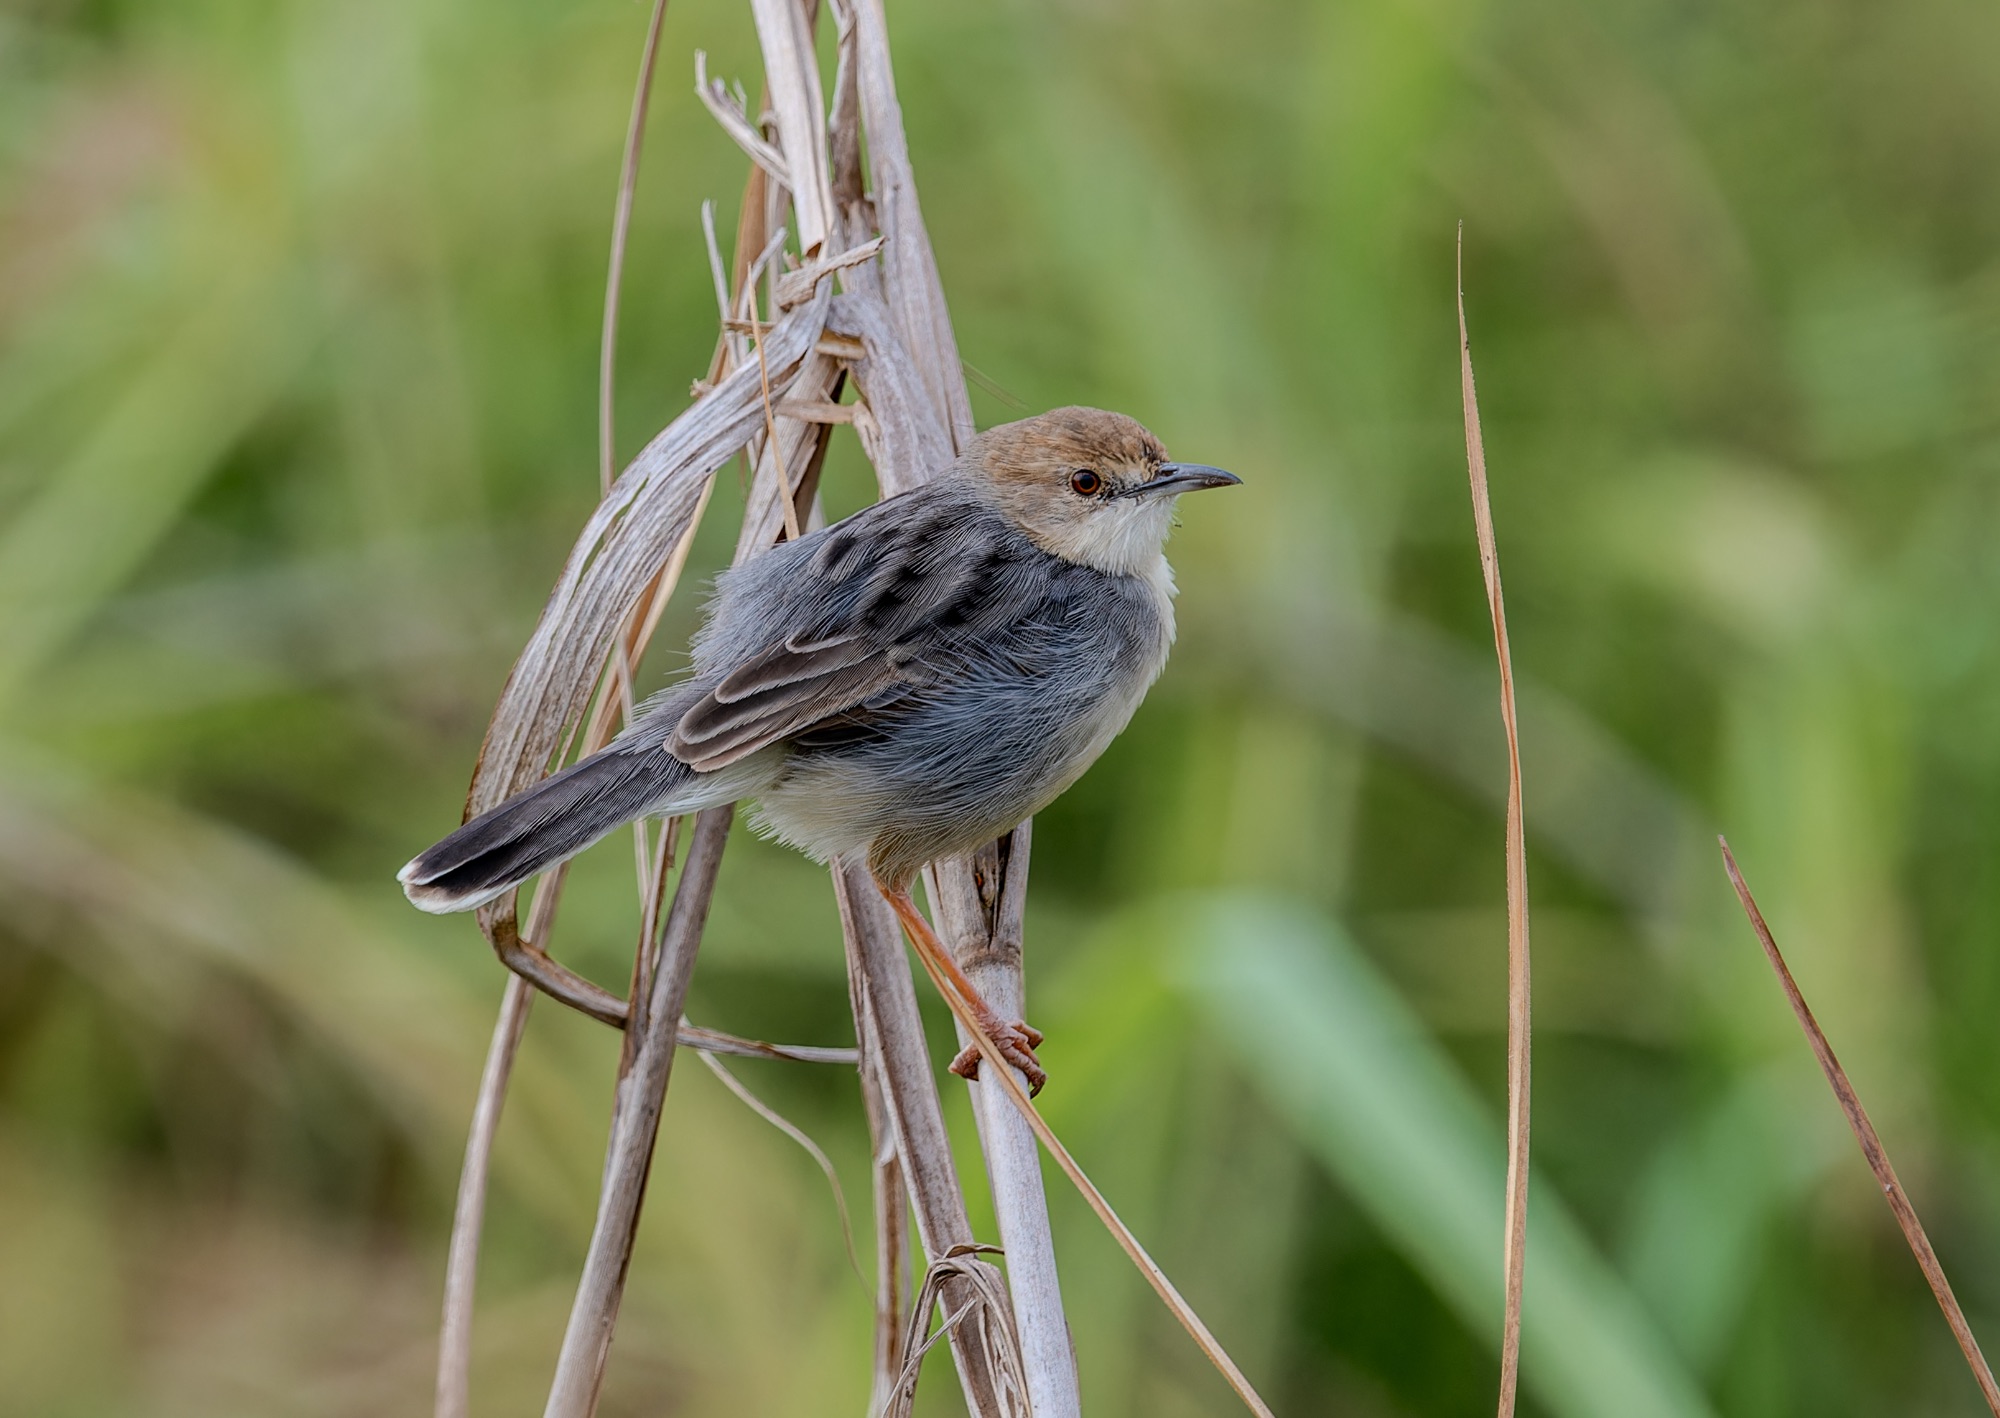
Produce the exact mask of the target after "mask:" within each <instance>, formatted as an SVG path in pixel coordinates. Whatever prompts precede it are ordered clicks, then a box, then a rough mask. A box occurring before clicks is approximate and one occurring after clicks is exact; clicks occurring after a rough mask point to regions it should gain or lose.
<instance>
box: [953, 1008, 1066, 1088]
mask: <svg viewBox="0 0 2000 1418" xmlns="http://www.w3.org/2000/svg"><path fill="white" fill-rule="evenodd" d="M979 1023H980V1027H981V1028H983V1029H985V1031H986V1033H987V1036H988V1037H989V1038H991V1039H992V1040H993V1042H994V1043H995V1044H996V1045H998V1046H999V1049H1000V1057H1001V1058H1003V1059H1005V1060H1007V1062H1008V1063H1010V1064H1012V1065H1013V1066H1014V1067H1015V1068H1018V1069H1019V1070H1021V1072H1022V1073H1024V1074H1026V1075H1027V1076H1028V1096H1029V1097H1030V1098H1032V1097H1034V1096H1035V1095H1036V1094H1037V1093H1039V1092H1041V1091H1042V1085H1043V1084H1044V1083H1047V1082H1048V1081H1049V1075H1048V1073H1047V1072H1046V1071H1045V1070H1044V1069H1043V1068H1042V1061H1041V1060H1040V1059H1038V1058H1036V1057H1035V1048H1036V1046H1037V1045H1039V1044H1040V1043H1041V1042H1042V1031H1041V1030H1039V1029H1037V1028H1035V1026H1034V1025H1032V1024H1028V1023H1024V1022H1023V1021H1021V1020H1018V1019H1017V1020H1015V1021H1014V1022H1013V1023H1012V1024H1009V1023H1006V1022H1005V1021H1003V1020H1002V1019H1001V1018H1000V1017H999V1016H998V1015H991V1014H989V1015H987V1016H986V1017H985V1018H983V1019H981V1020H980V1021H979ZM979 1058H980V1055H979V1045H977V1044H968V1045H966V1046H965V1047H964V1048H963V1049H961V1050H959V1054H958V1057H957V1058H955V1059H953V1060H952V1061H951V1071H952V1072H953V1073H955V1074H957V1075H958V1076H959V1077H960V1078H966V1079H972V1078H977V1077H979Z"/></svg>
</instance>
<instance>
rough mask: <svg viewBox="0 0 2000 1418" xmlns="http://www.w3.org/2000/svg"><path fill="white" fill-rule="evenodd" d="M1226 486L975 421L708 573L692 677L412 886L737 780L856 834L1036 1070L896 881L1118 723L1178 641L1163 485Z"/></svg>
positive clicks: (494, 814) (1126, 452) (434, 857)
mask: <svg viewBox="0 0 2000 1418" xmlns="http://www.w3.org/2000/svg"><path fill="white" fill-rule="evenodd" d="M1236 481H1237V479H1236V478H1235V477H1234V476H1233V475H1231V474H1229V473H1225V472H1223V471H1222V470H1221V469H1219V468H1210V467H1205V466H1202V465H1199V464H1192V463H1175V462H1170V461H1169V460H1168V458H1167V454H1166V450H1165V449H1164V448H1162V447H1161V446H1160V443H1159V440H1158V439H1156V438H1154V437H1153V435H1152V434H1150V433H1148V432H1147V431H1146V430H1145V429H1144V428H1143V427H1141V426H1140V425H1139V424H1138V423H1137V422H1135V421H1134V420H1132V419H1129V418H1127V417H1125V416H1124V415H1123V414H1114V413H1106V412H1104V411H1103V410H1101V409H1085V408H1068V409H1057V410H1054V411H1053V412H1051V413H1046V414H1042V415H1040V416H1039V417H1037V418H1031V419H1023V420H1021V421H1020V422H1019V423H1010V424H1005V425H1002V426H1001V427H998V428H994V429H991V430H989V431H987V432H986V433H983V434H981V435H979V436H978V437H976V438H974V439H973V440H972V442H971V443H970V444H969V445H968V446H967V447H966V450H965V452H964V454H963V455H962V456H961V457H960V458H959V459H958V461H957V462H956V463H954V464H953V465H952V466H951V468H950V469H948V470H947V471H946V472H945V473H943V474H942V475H941V476H939V477H937V478H935V479H933V480H932V481H930V482H927V483H925V484H924V485H923V486H921V487H919V488H917V489H915V490H914V491H911V492H906V493H903V494H901V495H900V496H897V497H891V498H887V499H885V500H884V501H882V502H878V503H876V504H875V505H874V506H872V507H870V508H868V509H867V510H866V511H863V512H858V513H856V514H855V515H854V516H852V517H849V518H847V519H845V520H844V521H841V522H837V523H835V524H834V525H833V526H830V527H827V528H824V529H823V530H821V531H817V532H813V533H811V534H810V535H807V536H803V537H800V538H799V539H798V540H797V541H791V542H785V543H783V544H781V545H779V546H778V547H776V548H774V549H773V550H771V551H769V552H767V553H766V554H764V555H762V556H759V557H756V558H754V559H753V560H751V561H749V562H746V563H745V564H743V565H742V566H739V567H736V568H735V569H733V570H730V571H727V572H724V573H723V574H722V576H721V578H720V579H719V580H718V581H717V583H716V588H715V595H714V598H713V600H712V601H711V603H710V605H709V607H708V614H707V620H706V622H705V624H704V625H703V626H702V628H701V631H700V633H699V634H697V635H696V637H695V641H694V647H693V650H694V653H693V669H692V672H691V673H690V674H689V675H688V676H687V678H686V679H685V680H683V681H682V682H681V683H679V684H677V685H675V686H673V687H672V688H669V689H667V690H666V691H664V692H663V693H661V694H659V695H656V696H655V697H654V698H653V699H651V700H650V701H648V702H647V703H646V704H645V706H644V707H643V708H642V709H641V710H640V712H639V714H638V715H637V717H636V718H635V719H634V721H633V723H632V725H631V726H630V727H629V728H628V729H626V731H625V732H624V733H623V734H622V735H621V736H620V737H619V738H618V739H616V740H615V741H613V742H612V743H611V744H610V745H609V746H608V747H607V748H605V749H604V750H603V751H602V752H600V753H596V754H593V755H592V756H591V757H589V758H586V759H584V760H583V761H582V762H580V763H577V764H575V765H574V766H572V767H570V768H566V769H564V770H562V771H561V772H559V773H556V774H553V775H552V776H550V777H549V778H547V779H544V780H543V781H542V782H540V783H538V784H537V785H535V786H534V787H532V788H530V789H528V790H527V791H525V792H523V793H521V794H520V795H518V796H517V797H514V798H512V799H509V800H508V801H507V802H504V803H502V804H501V805H500V806H499V807H496V808H494V809H493V810H492V811H491V812H488V813H484V814H482V815H481V816H479V817H476V818H474V819H473V820H472V821H470V822H468V823H466V824H465V825H464V826H463V827H461V828H459V829H458V831H456V832H454V833H452V834H451V835H450V836H449V837H446V838H445V839H444V840H443V841H441V842H439V843H438V844H437V845H436V846H434V847H432V848H431V849H430V850H428V851H426V852H425V853H423V854H422V855H421V856H419V857H418V858H416V860H414V861H412V862H411V863H410V864H409V865H408V866H406V867H404V868H403V870H402V873H401V878H400V879H401V880H402V882H403V887H404V890H405V891H406V892H408V894H409V897H410V900H411V901H413V902H415V903H416V904H417V905H418V906H420V907H422V908H423V909H424V910H426V911H464V910H469V909H471V908H473V907H475V906H480V905H484V904H485V903H487V902H489V901H492V900H493V899H494V898H496V897H498V896H500V895H502V894H503V893H505V892H507V891H509V890H511V889H513V888H514V887H515V886H517V885H519V884H520V883H521V882H523V881H525V880H527V879H528V878H529V877H531V876H533V875H535V874H536V873H537V872H540V871H542V870H544V869H546V868H548V867H550V866H553V865H554V864H555V863H557V862H560V861H562V860H564V859H565V858H567V857H570V856H573V855H574V854H576V853H577V852H580V851H582V850H583V849H584V848H585V847H587V846H589V845H590V844H591V843H593V842H595V841H597V839H598V838H600V837H602V836H604V835H605V834H606V833H608V832H610V831H612V830H613V829H614V828H616V827H618V826H620V825H622V824H624V823H628V822H631V821H632V820H634V819H635V818H639V817H644V816H661V817H664V816H670V815H674V814H678V813H689V812H696V811H699V810H700V809H703V808H708V807H717V806H720V805H722V804H724V803H731V802H735V801H737V800H739V799H744V798H754V799H756V800H757V802H758V805H759V814H758V817H757V822H758V824H759V825H760V826H761V827H762V829H763V830H765V831H767V832H769V833H770V834H771V835H773V836H775V837H777V838H778V839H780V840H781V841H784V842H788V843H790V844H791V845H792V846H794V847H797V848H798V849H799V850H801V851H803V852H805V853H806V854H807V855H809V856H811V857H813V858H815V859H817V860H820V861H825V860H827V859H829V858H831V857H834V856H836V855H841V854H848V853H860V854H865V857H866V860H867V863H868V867H869V870H870V871H872V872H873V873H874V876H875V880H876V881H877V883H878V884H879V885H880V887H881V889H882V892H883V894H884V895H885V896H886V897H887V898H888V899H889V901H890V904H891V905H893V906H894V907H895V908H896V912H897V914H898V916H899V917H901V918H902V920H903V923H904V925H905V926H906V927H907V928H908V929H909V930H910V932H911V936H912V939H913V940H914V941H915V943H916V944H917V947H918V949H919V950H922V951H923V952H924V953H925V955H926V957H927V958H931V963H932V964H933V966H934V967H936V968H939V969H941V970H942V971H943V972H944V974H945V975H946V977H947V978H949V979H951V980H952V982H953V984H954V985H955V987H956V988H958V989H959V991H960V993H961V994H963V995H964V996H965V997H966V999H967V1002H968V1003H969V1004H970V1005H971V1007H972V1008H973V1009H974V1010H975V1011H976V1012H978V1014H979V1017H980V1022H981V1024H982V1025H983V1026H984V1027H985V1028H986V1030H987V1032H988V1033H989V1034H990V1035H991V1036H992V1037H993V1038H994V1040H995V1041H996V1042H997V1043H998V1044H999V1045H1000V1048H1001V1051H1002V1053H1003V1054H1004V1055H1005V1056H1006V1057H1007V1058H1008V1060H1009V1061H1010V1062H1013V1063H1015V1064H1016V1065H1017V1066H1019V1067H1020V1068H1021V1069H1022V1071H1023V1072H1024V1073H1026V1074H1027V1075H1028V1078H1029V1080H1030V1083H1031V1084H1032V1085H1033V1086H1036V1087H1039V1086H1040V1084H1041V1081H1042V1077H1043V1075H1042V1070H1041V1067H1040V1065H1039V1064H1038V1063H1037V1062H1036V1060H1035V1057H1034V1052H1033V1048H1034V1045H1035V1044H1036V1043H1039V1042H1040V1037H1041V1036H1040V1035H1039V1034H1037V1033H1036V1032H1035V1031H1034V1030H1032V1029H1029V1028H1028V1027H1027V1026H1026V1025H1024V1024H1020V1023H1007V1022H1004V1021H1002V1020H1000V1019H998V1018H997V1017H995V1016H994V1015H993V1012H992V1011H991V1010H990V1009H987V1008H986V1007H985V1004H984V1001H982V1000H980V998H979V995H978V992H977V991H976V990H974V989H973V988H972V987H971V985H970V983H969V982H968V981H966V980H965V978H964V976H963V974H962V973H960V972H959V971H958V969H957V968H956V966H955V965H953V963H952V962H951V960H950V957H949V955H948V953H946V952H945V951H944V950H943V948H942V947H941V946H939V945H938V943H937V940H936V937H935V936H934V935H932V934H931V932H930V931H929V929H928V927H927V924H926V923H925V922H924V920H923V918H922V916H921V915H920V914H919V913H918V911H917V909H916V906H915V904H914V903H913V902H912V901H911V899H910V887H911V885H912V883H913V881H914V879H915V877H916V874H917V872H918V871H919V870H920V869H921V868H922V867H923V866H924V864H925V863H926V862H929V861H932V860H933V859H935V858H938V857H944V856H950V855H953V854H956V853H960V852H966V851H970V850H972V849H973V848H976V847H978V846H980V845H982V844H984V843H986V842H989V841H991V840H993V839H994V838H995V837H998V836H1000V835H1001V834H1003V833H1005V832H1008V831H1010V830H1011V829H1012V828H1013V827H1015V826H1016V825H1017V824H1019V823H1020V822H1021V821H1022V820H1023V819H1025V818H1027V817H1028V816H1030V815H1031V814H1033V813H1036V812H1038V811H1040V810H1041V809H1042V808H1043V807H1046V806H1047V805H1048V804H1049V803H1050V802H1051V801H1052V800H1054V799H1055V797H1056V796H1057V795H1058V794H1060V793H1061V792H1062V791H1063V790H1064V789H1065V788H1067V787H1069V785H1070V784H1071V783H1073V782H1075V781H1076V779H1077V778H1078V776H1079V775H1081V774H1082V773H1083V771H1084V770H1085V769H1086V768H1088V767H1089V766H1090V765H1091V764H1092V763H1093V762H1094V761H1095V760H1096V758H1097V756H1098V755H1099V754H1100V753H1102V752H1103V751H1104V749H1105V746H1106V745H1107V744H1109V743H1110V742H1111V740H1112V739H1113V738H1115V737H1116V736H1117V735H1118V732H1119V731H1120V730H1121V729H1123V728H1124V727H1125V725H1126V723H1127V722H1128V721H1129V720H1130V719H1131V717H1132V712H1133V710H1135V709H1136V708H1138V706H1139V701H1140V699H1142V698H1143V697H1144V696H1145V693H1146V690H1147V689H1148V687H1150V686H1151V685H1152V683H1153V681H1154V680H1155V679H1156V678H1158V677H1159V674H1160V671H1161V670H1162V669H1163V668H1164V667H1165V665H1166V662H1167V650H1168V647H1169V646H1171V645H1172V644H1173V640H1174V609H1173V597H1174V580H1173V573H1172V571H1171V570H1170V569H1169V568H1168V566H1167V559H1166V556H1165V554H1164V547H1165V543H1166V540H1167V534H1168V532H1169V531H1170V530H1171V529H1172V525H1173V517H1174V504H1175V499H1176V498H1177V497H1178V496H1179V495H1180V494H1181V493H1184V492H1190V491H1193V490H1194V489H1196V488H1205V487H1221V486H1223V485H1226V484H1229V483H1234V482H1236ZM932 957H934V958H932ZM977 1060H978V1055H977V1053H976V1052H973V1051H971V1050H968V1051H967V1055H962V1056H961V1058H960V1060H959V1062H958V1063H956V1064H954V1065H953V1067H954V1068H956V1069H958V1071H960V1072H962V1073H965V1074H967V1076H970V1075H971V1074H972V1072H974V1071H975V1070H976V1068H977Z"/></svg>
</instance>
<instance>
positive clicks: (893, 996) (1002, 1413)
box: [833, 862, 1029, 1418]
mask: <svg viewBox="0 0 2000 1418" xmlns="http://www.w3.org/2000/svg"><path fill="white" fill-rule="evenodd" d="M833 880H834V899H835V901H836V903H837V904H838V905H839V907H840V922H841V935H842V937H843V939H844V940H845V942H846V946H847V965H848V975H849V979H850V981H851V982H852V986H851V988H852V990H853V994H854V997H855V999H856V1001H857V1003H858V1005H859V1013H858V1014H857V1016H856V1029H857V1032H858V1033H859V1035H860V1036H861V1038H862V1040H863V1043H862V1046H861V1052H862V1057H863V1058H867V1059H872V1060H873V1061H874V1063H875V1065H876V1068H877V1069H878V1071H879V1072H878V1075H877V1082H878V1085H879V1087H880V1090H881V1098H882V1110H883V1120H884V1125H885V1126H884V1132H885V1134H886V1137H887V1140H888V1141H889V1142H891V1143H892V1144H893V1145H894V1147H895V1149H896V1154H897V1156H898V1158H899V1159H900V1160H901V1163H902V1168H903V1171H904V1174H905V1181H906V1183H907V1185H908V1187H909V1195H910V1203H911V1206H912V1208H913V1210H914V1211H915V1213H916V1222H917V1242H918V1244H919V1245H920V1246H921V1247H922V1248H923V1252H924V1255H925V1257H926V1258H927V1264H930V1265H935V1264H936V1263H937V1261H939V1260H941V1259H942V1258H944V1257H945V1256H947V1255H950V1254H952V1253H953V1252H955V1251H956V1252H960V1253H963V1252H964V1251H965V1248H966V1247H969V1246H971V1245H972V1244H973V1235H972V1222H971V1221H970V1219H968V1217H967V1215H966V1211H965V1194H964V1192H963V1191H961V1190H960V1187H959V1183H958V1169H957V1165H956V1164H955V1163H954V1162H953V1160H952V1155H951V1139H950V1136H949V1135H948V1134H947V1133H946V1131H945V1126H944V1109H943V1107H942V1105H941V1104H940V1103H939V1101H938V1092H937V1078H936V1076H935V1075H934V1074H933V1073H932V1071H931V1069H932V1065H931V1056H930V1045H929V1043H928V1042H927V1041H926V1039H925V1038H924V1026H923V1018H922V1016H921V1015H920V1014H919V1013H918V1010H917V991H916V983H915V981H914V980H913V979H912V977H911V974H910V961H909V956H908V955H907V954H906V953H905V952H904V950H903V940H902V936H901V935H900V934H899V933H898V932H897V928H896V918H895V917H894V915H892V914H891V912H890V910H889V905H888V903H887V902H886V901H884V900H883V899H882V896H881V893H879V892H878V891H876V889H875V881H874V878H873V877H871V876H869V875H868V872H867V870H866V869H865V868H863V867H862V866H860V865H859V864H857V863H852V862H839V863H836V864H835V866H834V877H833ZM878 1224H879V1223H878ZM968 1264H970V1265H985V1262H983V1261H977V1262H968ZM990 1268H991V1267H988V1269H990ZM941 1283H942V1284H943V1285H944V1289H943V1291H942V1296H941V1298H942V1301H943V1303H944V1306H945V1308H946V1309H947V1310H951V1311H956V1310H957V1309H959V1308H960V1307H962V1306H963V1305H965V1304H966V1303H968V1302H973V1301H979V1298H980V1297H981V1296H983V1295H990V1294H992V1293H993V1291H992V1289H991V1287H988V1286H984V1285H979V1286H973V1285H971V1284H970V1283H969V1282H968V1283H967V1284H966V1285H964V1286H961V1285H959V1284H957V1283H956V1282H954V1281H952V1280H950V1279H947V1280H945V1281H943V1282H941ZM1001 1293H1004V1288H1003V1290H1002V1292H1001ZM981 1303H983V1302H981ZM994 1340H998V1341H1000V1343H1001V1344H1002V1345H1003V1346H1004V1345H1005V1344H1009V1343H1011V1342H1012V1340H1013V1331H1012V1327H1011V1326H1010V1325H1009V1324H1008V1322H1007V1315H1006V1313H1005V1309H1004V1307H1003V1308H1002V1310H1001V1311H1000V1312H997V1313H989V1312H984V1311H982V1313H981V1316H980V1323H978V1324H974V1325H965V1324H960V1325H958V1326H955V1327H954V1328H953V1329H952V1332H951V1346H952V1354H953V1358H954V1360H955V1361H956V1363H957V1366H958V1374H959V1384H960V1387H961V1388H963V1389H964V1391H965V1402H966V1407H967V1408H968V1409H969V1410H970V1411H971V1412H972V1413H973V1414H975V1415H977V1418H1006V1415H1008V1414H1012V1413H1026V1412H1027V1411H1029V1410H1027V1409H1026V1407H1025V1406H1021V1407H1014V1408H1010V1407H1008V1406H1006V1404H1005V1401H1004V1400H1005V1395H1006V1385H1005V1375H1006V1373H1007V1372H1008V1371H1009V1370H1010V1369H1011V1370H1016V1371H1018V1369H1019V1367H1020V1365H1019V1361H1018V1360H1016V1359H1013V1358H1011V1357H1009V1356H1005V1355H1003V1354H999V1353H996V1352H995V1344H994V1343H992V1342H990V1341H994ZM877 1347H878V1352H879V1350H880V1348H881V1347H882V1341H881V1339H880V1337H879V1336H878V1339H877Z"/></svg>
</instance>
